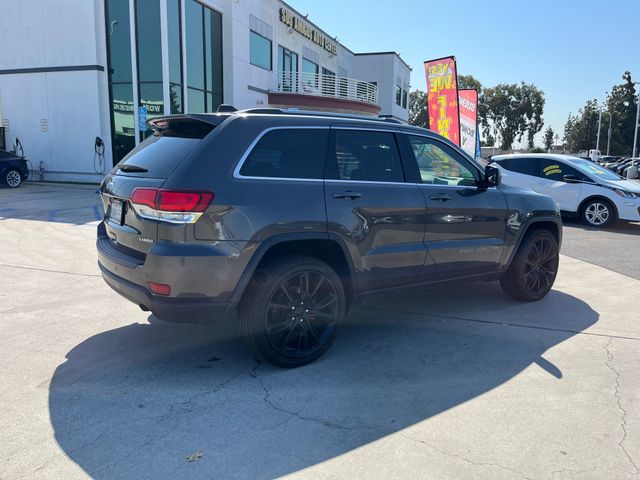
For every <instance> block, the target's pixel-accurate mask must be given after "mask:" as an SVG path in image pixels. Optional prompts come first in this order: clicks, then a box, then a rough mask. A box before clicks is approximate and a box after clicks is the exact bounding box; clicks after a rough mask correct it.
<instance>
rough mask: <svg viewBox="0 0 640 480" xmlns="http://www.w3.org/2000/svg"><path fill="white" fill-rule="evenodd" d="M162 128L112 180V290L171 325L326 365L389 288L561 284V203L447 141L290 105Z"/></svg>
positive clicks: (106, 234)
mask: <svg viewBox="0 0 640 480" xmlns="http://www.w3.org/2000/svg"><path fill="white" fill-rule="evenodd" d="M150 126H151V128H152V129H153V130H154V134H153V135H152V136H150V137H149V138H147V139H146V140H145V141H144V142H142V143H141V144H140V145H139V146H138V147H137V148H136V149H135V150H133V151H132V152H131V153H130V154H129V155H128V156H127V157H126V158H125V159H123V160H122V161H121V162H120V163H119V164H118V165H117V166H116V167H115V168H114V169H113V170H112V171H111V172H110V173H109V175H107V177H106V178H105V180H104V182H103V183H102V186H101V192H102V201H103V203H104V210H105V212H106V215H105V219H104V221H103V222H101V223H100V225H99V227H98V238H97V249H98V256H99V264H100V268H101V270H102V275H103V277H104V279H105V281H106V282H107V283H108V284H109V285H110V286H111V287H112V288H113V289H114V290H115V291H117V292H118V293H120V294H121V295H122V296H124V297H125V298H127V299H129V300H130V301H132V302H134V303H136V304H138V305H139V306H140V307H141V308H142V309H143V310H145V311H151V312H152V313H153V314H154V315H155V316H156V317H158V318H160V319H164V320H169V321H176V322H198V323H199V322H211V323H215V322H221V321H223V319H230V321H237V322H238V324H239V326H240V327H241V330H242V331H243V333H244V335H245V336H246V338H247V339H248V341H249V342H250V344H251V345H253V346H254V347H255V348H257V350H259V352H260V353H261V354H262V355H263V356H264V357H265V358H266V359H268V360H269V361H271V362H273V363H274V364H277V365H280V366H286V367H292V366H298V365H303V364H305V363H308V362H310V361H313V360H314V359H316V358H317V357H319V356H320V355H321V354H322V353H324V352H325V351H326V350H327V348H329V346H330V345H331V343H332V342H333V340H334V339H335V337H336V333H337V331H338V326H339V325H340V323H341V321H342V318H343V317H344V315H345V314H346V313H347V312H348V311H349V308H350V307H351V306H352V305H353V304H354V303H355V302H358V301H359V300H361V299H362V298H363V297H364V296H366V295H371V294H375V293H376V292H380V291H382V290H388V289H394V288H399V287H406V286H416V285H424V284H428V283H432V282H439V281H443V280H451V279H477V280H480V279H482V280H499V281H500V282H501V284H502V287H503V289H504V290H505V291H506V292H507V293H508V294H509V295H511V296H512V297H514V298H516V299H519V300H524V301H534V300H539V299H541V298H542V297H544V296H545V295H546V294H547V293H548V292H549V290H550V289H551V286H552V285H553V282H554V280H555V278H556V273H557V270H558V251H559V247H560V242H561V236H562V226H561V220H560V213H559V210H558V207H557V206H556V204H555V202H554V201H553V200H552V199H551V198H549V197H547V196H543V195H539V194H536V193H534V192H532V191H525V190H520V189H517V188H514V187H509V186H506V185H501V184H500V176H499V170H498V169H497V168H496V167H493V166H491V165H489V166H487V167H481V166H480V165H479V164H477V163H476V162H475V161H474V160H472V159H471V158H469V157H468V156H467V155H466V154H465V153H463V152H462V150H460V149H459V148H458V147H457V146H455V145H454V144H452V143H451V142H449V141H448V140H446V139H445V138H443V137H441V136H439V135H437V134H435V133H433V132H430V131H427V130H424V129H420V128H415V127H410V126H407V125H402V124H399V123H396V122H392V121H384V120H378V119H365V118H360V117H349V116H339V115H332V114H328V113H302V112H293V111H286V110H275V109H274V110H271V109H261V110H247V111H242V112H228V113H220V114H209V115H206V114H202V115H197V114H193V115H182V116H171V117H164V118H157V119H154V120H153V121H151V122H150Z"/></svg>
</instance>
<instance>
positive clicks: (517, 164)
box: [500, 158, 539, 177]
mask: <svg viewBox="0 0 640 480" xmlns="http://www.w3.org/2000/svg"><path fill="white" fill-rule="evenodd" d="M538 164H539V161H538V159H537V158H509V159H507V160H503V161H502V162H500V165H501V166H502V167H504V168H506V169H507V170H511V171H512V172H516V173H522V174H523V175H532V176H534V177H535V176H537V175H538Z"/></svg>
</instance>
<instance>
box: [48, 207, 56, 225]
mask: <svg viewBox="0 0 640 480" xmlns="http://www.w3.org/2000/svg"><path fill="white" fill-rule="evenodd" d="M57 214H58V211H57V210H49V221H50V222H55V221H56V215H57Z"/></svg>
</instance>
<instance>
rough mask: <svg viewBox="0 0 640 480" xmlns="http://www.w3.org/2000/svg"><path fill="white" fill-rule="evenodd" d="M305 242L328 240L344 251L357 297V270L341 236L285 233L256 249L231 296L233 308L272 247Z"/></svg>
mask: <svg viewBox="0 0 640 480" xmlns="http://www.w3.org/2000/svg"><path fill="white" fill-rule="evenodd" d="M305 240H325V241H326V240H328V241H332V242H335V243H337V244H338V246H339V247H340V249H341V250H342V254H343V255H344V257H345V259H346V260H347V267H348V269H349V277H350V279H349V280H350V283H351V285H352V289H351V290H352V292H351V293H352V296H355V294H356V291H357V290H356V288H357V286H356V276H355V270H354V267H353V261H352V259H351V255H350V254H349V250H348V249H347V246H346V245H345V243H344V241H343V240H342V239H341V238H340V237H339V236H337V235H333V234H329V233H323V232H310V233H283V234H279V235H274V236H272V237H269V238H267V239H266V240H263V241H262V242H261V243H260V245H259V246H258V248H257V249H256V251H255V252H254V253H253V255H252V256H251V260H249V263H248V264H247V266H246V267H245V269H244V271H243V272H242V275H241V276H240V280H239V281H238V283H237V284H236V288H235V289H234V290H233V293H232V294H231V300H230V303H231V305H232V307H236V306H237V305H238V304H239V303H240V300H241V299H242V296H243V295H244V292H245V291H246V289H247V286H248V285H249V282H250V281H251V278H252V277H253V274H254V273H255V271H256V269H257V268H258V265H259V264H260V262H261V261H262V259H263V258H264V256H265V255H266V253H267V252H268V251H269V250H270V249H271V248H272V247H274V246H276V245H278V244H280V243H284V242H292V241H305Z"/></svg>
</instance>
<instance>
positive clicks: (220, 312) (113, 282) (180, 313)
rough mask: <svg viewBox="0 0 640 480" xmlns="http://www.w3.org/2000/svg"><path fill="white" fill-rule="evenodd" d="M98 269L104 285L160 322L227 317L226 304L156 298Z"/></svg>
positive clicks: (228, 311) (184, 321)
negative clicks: (148, 312)
mask: <svg viewBox="0 0 640 480" xmlns="http://www.w3.org/2000/svg"><path fill="white" fill-rule="evenodd" d="M98 266H99V267H100V271H101V272H102V278H103V279H104V281H105V282H106V283H107V285H109V286H110V287H111V288H112V289H113V290H115V291H116V292H117V293H119V294H120V295H122V296H123V297H124V298H126V299H127V300H129V301H130V302H133V303H135V304H136V305H139V306H140V308H142V309H143V310H145V311H147V310H148V311H150V312H151V313H153V315H155V316H156V317H158V318H159V319H161V320H166V321H169V322H177V323H216V322H217V321H220V320H223V319H224V318H226V317H227V316H228V315H229V313H230V310H231V304H229V303H220V302H214V301H211V300H209V299H206V298H172V297H167V298H164V297H159V296H157V295H153V294H152V293H151V292H150V291H149V290H147V289H146V288H145V287H143V286H142V285H138V284H136V283H133V282H130V281H129V280H126V279H124V278H122V277H119V276H118V275H116V274H114V273H113V272H110V271H109V270H107V268H106V267H105V266H104V265H102V263H100V262H98Z"/></svg>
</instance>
